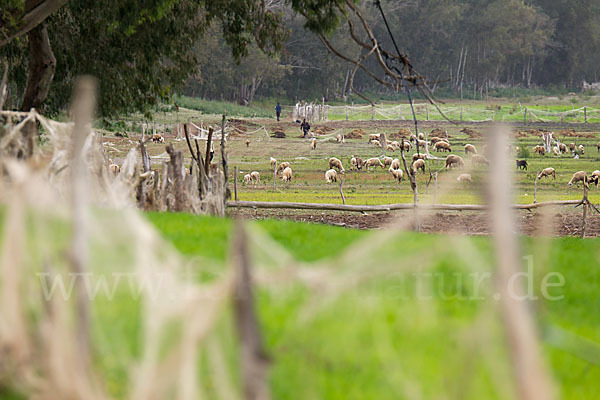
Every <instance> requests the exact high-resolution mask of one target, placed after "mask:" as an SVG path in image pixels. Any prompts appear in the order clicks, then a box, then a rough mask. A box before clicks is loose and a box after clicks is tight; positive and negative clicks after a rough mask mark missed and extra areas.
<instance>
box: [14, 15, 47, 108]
mask: <svg viewBox="0 0 600 400" xmlns="http://www.w3.org/2000/svg"><path fill="white" fill-rule="evenodd" d="M27 36H28V38H29V54H30V57H31V58H30V60H29V77H28V78H27V89H26V90H25V96H24V97H23V103H22V104H21V110H22V111H29V110H31V109H32V108H36V109H37V108H40V107H41V105H42V104H43V103H44V100H46V97H47V96H48V92H49V90H50V85H51V84H52V80H53V79H54V71H55V70H56V58H55V57H54V54H53V53H52V48H51V47H50V38H49V37H48V30H47V29H46V24H40V25H38V26H36V27H35V28H33V29H32V30H31V31H29V33H28V34H27Z"/></svg>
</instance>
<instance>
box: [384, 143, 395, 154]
mask: <svg viewBox="0 0 600 400" xmlns="http://www.w3.org/2000/svg"><path fill="white" fill-rule="evenodd" d="M385 149H386V150H387V151H391V152H394V151H396V148H395V147H394V146H392V145H391V144H388V145H387V146H386V148H385Z"/></svg>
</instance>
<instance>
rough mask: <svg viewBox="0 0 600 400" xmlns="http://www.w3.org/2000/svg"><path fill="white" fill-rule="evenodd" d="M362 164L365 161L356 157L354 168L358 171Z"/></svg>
mask: <svg viewBox="0 0 600 400" xmlns="http://www.w3.org/2000/svg"><path fill="white" fill-rule="evenodd" d="M363 165H365V162H364V161H363V159H362V158H360V157H356V169H357V170H359V171H360V170H361V169H362V167H363Z"/></svg>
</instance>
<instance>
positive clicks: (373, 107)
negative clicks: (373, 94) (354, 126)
mask: <svg viewBox="0 0 600 400" xmlns="http://www.w3.org/2000/svg"><path fill="white" fill-rule="evenodd" d="M374 119H375V105H373V104H371V121H373V120H374Z"/></svg>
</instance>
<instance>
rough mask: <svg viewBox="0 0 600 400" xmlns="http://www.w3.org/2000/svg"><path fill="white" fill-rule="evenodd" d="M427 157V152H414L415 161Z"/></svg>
mask: <svg viewBox="0 0 600 400" xmlns="http://www.w3.org/2000/svg"><path fill="white" fill-rule="evenodd" d="M426 158H427V154H425V153H418V154H417V153H415V154H413V161H416V160H418V159H421V160H424V159H426Z"/></svg>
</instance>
